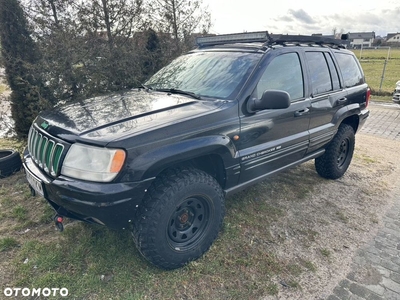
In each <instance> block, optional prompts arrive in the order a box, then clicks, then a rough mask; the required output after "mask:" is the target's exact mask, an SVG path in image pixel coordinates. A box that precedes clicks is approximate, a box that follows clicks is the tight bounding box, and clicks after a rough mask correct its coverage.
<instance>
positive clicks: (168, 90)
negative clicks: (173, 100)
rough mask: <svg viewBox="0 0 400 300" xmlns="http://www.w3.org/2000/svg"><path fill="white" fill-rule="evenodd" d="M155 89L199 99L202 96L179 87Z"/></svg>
mask: <svg viewBox="0 0 400 300" xmlns="http://www.w3.org/2000/svg"><path fill="white" fill-rule="evenodd" d="M154 91H157V92H166V93H171V94H180V95H185V96H190V97H192V98H194V99H197V100H200V99H201V97H200V96H199V95H197V94H195V93H193V92H187V91H182V90H179V89H154Z"/></svg>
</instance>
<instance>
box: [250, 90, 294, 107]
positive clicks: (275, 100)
mask: <svg viewBox="0 0 400 300" xmlns="http://www.w3.org/2000/svg"><path fill="white" fill-rule="evenodd" d="M289 106H290V95H289V93H288V92H285V91H280V90H266V91H265V92H264V93H263V95H262V97H261V99H250V100H249V102H248V103H247V108H248V110H249V111H251V112H255V111H257V110H264V109H284V108H288V107H289Z"/></svg>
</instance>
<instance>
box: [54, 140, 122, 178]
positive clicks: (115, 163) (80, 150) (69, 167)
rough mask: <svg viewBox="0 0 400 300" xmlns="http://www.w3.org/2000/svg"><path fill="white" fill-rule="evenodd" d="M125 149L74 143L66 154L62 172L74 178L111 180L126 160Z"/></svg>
mask: <svg viewBox="0 0 400 300" xmlns="http://www.w3.org/2000/svg"><path fill="white" fill-rule="evenodd" d="M125 157H126V154H125V151H124V150H121V149H108V148H100V147H93V146H87V145H82V144H73V145H72V146H71V148H69V150H68V153H67V155H66V156H65V159H64V163H63V166H62V169H61V174H63V175H65V176H70V177H73V178H78V179H83V180H89V181H100V182H109V181H111V180H113V179H114V178H115V176H117V174H118V172H119V171H120V170H121V168H122V166H123V164H124V162H125Z"/></svg>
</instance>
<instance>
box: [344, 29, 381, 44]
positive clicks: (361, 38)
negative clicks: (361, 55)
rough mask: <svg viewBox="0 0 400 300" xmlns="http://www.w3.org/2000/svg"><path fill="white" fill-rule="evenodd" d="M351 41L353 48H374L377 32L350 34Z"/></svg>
mask: <svg viewBox="0 0 400 300" xmlns="http://www.w3.org/2000/svg"><path fill="white" fill-rule="evenodd" d="M348 35H349V41H350V47H351V48H366V47H372V43H373V42H374V39H375V32H374V31H371V32H349V33H348Z"/></svg>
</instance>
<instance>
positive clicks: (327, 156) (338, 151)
mask: <svg viewBox="0 0 400 300" xmlns="http://www.w3.org/2000/svg"><path fill="white" fill-rule="evenodd" d="M354 144H355V136H354V129H353V127H351V126H350V125H347V124H342V125H340V126H339V130H338V132H337V133H336V135H335V136H334V138H333V139H332V141H331V142H330V143H329V145H328V147H327V148H326V150H325V153H324V154H323V155H322V156H320V157H317V158H316V159H315V169H316V170H317V172H318V174H319V175H320V176H321V177H324V178H328V179H337V178H340V177H342V176H343V174H344V173H345V172H346V171H347V168H348V167H349V165H350V162H351V159H352V158H353V152H354Z"/></svg>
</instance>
